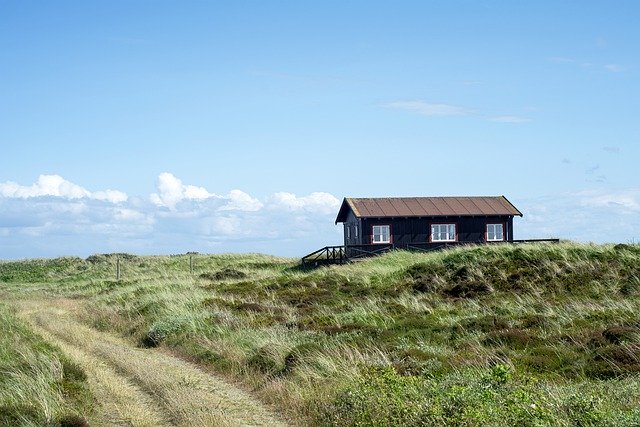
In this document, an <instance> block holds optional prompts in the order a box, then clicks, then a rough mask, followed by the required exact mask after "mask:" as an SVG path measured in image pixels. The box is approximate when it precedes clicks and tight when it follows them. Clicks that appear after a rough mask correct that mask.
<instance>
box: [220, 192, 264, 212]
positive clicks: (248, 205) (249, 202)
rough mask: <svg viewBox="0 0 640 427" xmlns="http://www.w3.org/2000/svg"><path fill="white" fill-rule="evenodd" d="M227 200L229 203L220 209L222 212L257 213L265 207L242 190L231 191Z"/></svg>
mask: <svg viewBox="0 0 640 427" xmlns="http://www.w3.org/2000/svg"><path fill="white" fill-rule="evenodd" d="M225 199H226V200H227V203H226V204H225V205H224V206H222V207H220V208H219V210H221V211H244V212H255V211H259V210H260V209H262V206H263V204H262V202H260V201H259V200H258V199H254V198H253V197H251V196H250V195H248V194H247V193H245V192H244V191H241V190H231V191H230V192H229V195H228V196H227V197H225Z"/></svg>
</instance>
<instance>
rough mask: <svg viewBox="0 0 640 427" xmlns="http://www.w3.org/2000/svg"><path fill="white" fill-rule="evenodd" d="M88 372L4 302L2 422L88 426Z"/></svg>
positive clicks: (0, 321)
mask: <svg viewBox="0 0 640 427" xmlns="http://www.w3.org/2000/svg"><path fill="white" fill-rule="evenodd" d="M91 402H92V396H91V395H90V393H89V391H88V388H87V385H86V374H85V372H84V371H83V370H82V369H81V368H80V367H79V366H78V365H76V364H74V363H73V362H71V361H70V360H69V359H68V358H67V357H66V356H64V355H63V354H62V352H61V351H60V350H59V349H58V348H55V347H52V346H50V345H48V344H47V343H46V342H44V341H43V340H42V338H40V337H39V336H37V335H36V334H34V333H33V332H32V331H31V330H30V329H29V328H28V327H27V326H26V325H24V324H23V323H22V322H20V321H19V320H18V319H17V318H16V317H15V315H14V313H13V312H12V310H11V309H10V308H9V306H7V305H6V304H3V303H2V304H0V425H3V426H84V425H87V423H86V420H85V417H84V415H85V414H86V413H87V412H90V411H89V407H90V405H91Z"/></svg>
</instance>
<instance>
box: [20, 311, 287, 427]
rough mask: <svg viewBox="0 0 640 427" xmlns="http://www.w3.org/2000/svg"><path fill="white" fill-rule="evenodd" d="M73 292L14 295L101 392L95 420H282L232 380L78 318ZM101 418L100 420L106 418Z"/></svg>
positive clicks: (243, 423) (145, 422) (211, 423)
mask: <svg viewBox="0 0 640 427" xmlns="http://www.w3.org/2000/svg"><path fill="white" fill-rule="evenodd" d="M76 304H77V302H75V301H71V300H55V301H31V302H21V303H19V306H20V309H21V310H20V311H21V313H22V315H23V316H24V317H25V318H26V319H27V320H28V321H29V322H30V323H31V324H32V325H33V326H34V327H35V328H36V329H37V330H38V332H40V333H41V334H42V335H43V336H44V337H45V338H46V339H48V340H50V341H51V342H53V343H54V344H56V345H58V346H60V347H61V348H62V349H63V351H65V353H67V354H68V355H69V356H70V357H71V358H72V359H73V360H74V361H75V362H76V363H78V364H79V365H80V366H82V367H83V368H84V369H85V371H86V372H87V375H88V377H89V386H90V388H91V390H92V392H93V393H94V395H95V396H96V398H97V399H98V400H99V403H100V406H99V408H97V409H98V410H97V415H98V416H97V418H98V419H97V420H95V423H96V424H101V425H132V426H151V425H153V426H159V425H175V426H283V425H285V424H284V422H283V421H282V420H280V419H278V417H277V416H275V415H274V414H272V413H270V412H269V411H268V410H267V409H266V408H264V407H263V406H262V405H261V404H260V403H259V402H257V401H256V400H255V399H253V398H252V397H251V396H249V395H248V394H247V393H245V392H243V391H242V390H239V389H238V388H236V387H234V386H232V385H230V384H228V383H226V382H224V381H222V380H220V379H218V378H216V377H214V376H211V375H209V374H207V373H205V372H203V371H202V370H200V369H198V368H197V367H196V366H194V365H192V364H190V363H187V362H185V361H183V360H180V359H178V358H175V357H172V356H169V355H167V354H164V353H160V352H157V351H153V350H150V349H139V348H135V347H133V346H131V345H130V344H129V343H127V342H125V341H124V340H122V339H120V338H118V337H115V336H113V335H110V334H108V333H105V332H99V331H97V330H95V329H92V328H89V327H87V326H85V325H83V324H82V323H80V322H78V321H77V320H76V319H75V318H74V316H73V311H74V309H75V306H76ZM105 421H106V422H107V424H103V423H104V422H105Z"/></svg>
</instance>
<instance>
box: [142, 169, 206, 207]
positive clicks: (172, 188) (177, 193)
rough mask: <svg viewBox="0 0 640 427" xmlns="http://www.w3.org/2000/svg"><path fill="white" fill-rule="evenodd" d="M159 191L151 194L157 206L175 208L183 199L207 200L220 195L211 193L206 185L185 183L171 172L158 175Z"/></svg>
mask: <svg viewBox="0 0 640 427" xmlns="http://www.w3.org/2000/svg"><path fill="white" fill-rule="evenodd" d="M157 190H158V192H157V193H154V194H152V195H151V201H152V202H153V203H154V204H156V205H157V206H162V207H166V208H169V209H171V210H174V209H175V208H176V205H177V204H178V203H180V202H181V201H183V200H206V199H209V198H215V197H218V196H216V195H215V194H212V193H209V191H207V189H206V188H204V187H196V186H193V185H184V184H183V183H182V181H181V180H180V179H178V178H176V177H175V176H174V175H173V174H171V173H169V172H163V173H161V174H160V175H159V176H158V182H157Z"/></svg>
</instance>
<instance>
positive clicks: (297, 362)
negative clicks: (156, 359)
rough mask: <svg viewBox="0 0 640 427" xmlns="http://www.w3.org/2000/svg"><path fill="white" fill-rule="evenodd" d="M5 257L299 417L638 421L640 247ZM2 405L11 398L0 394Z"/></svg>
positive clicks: (31, 291) (365, 421)
mask: <svg viewBox="0 0 640 427" xmlns="http://www.w3.org/2000/svg"><path fill="white" fill-rule="evenodd" d="M117 257H118V256H117V255H96V256H92V257H89V258H88V259H86V260H82V259H79V258H61V259H55V260H31V261H22V262H4V263H0V292H6V293H7V294H8V295H11V296H12V298H42V297H44V296H64V297H71V298H76V299H80V300H83V301H86V302H87V304H86V305H85V307H86V308H85V311H84V314H83V318H84V319H85V321H86V322H87V323H88V324H90V325H92V326H94V327H95V328H98V329H101V330H110V331H115V332H117V333H119V334H121V335H123V336H125V337H129V338H130V339H131V340H134V341H135V342H136V343H137V344H138V345H140V346H141V347H147V348H149V351H156V350H154V347H158V346H162V347H165V348H168V349H171V350H172V351H174V352H176V353H178V354H181V355H182V356H184V357H187V358H189V359H191V360H194V361H197V362H198V363H201V364H202V365H203V366H206V367H208V368H210V369H213V370H215V371H216V372H217V373H219V374H221V375H223V376H226V377H227V378H232V379H235V380H237V381H240V382H241V383H243V384H244V385H245V386H246V387H247V388H249V389H251V390H254V391H255V393H256V394H257V395H258V396H260V397H261V398H262V400H263V401H265V402H267V403H271V404H273V405H275V406H276V407H278V408H280V409H281V410H282V411H284V412H286V413H287V414H288V415H289V416H290V417H291V418H293V419H295V420H297V422H299V423H302V424H317V425H372V424H378V425H442V424H447V425H567V426H569V425H580V426H583V425H638V424H640V315H639V313H640V247H639V246H637V245H615V246H613V245H604V246H596V245H578V244H568V243H567V244H559V245H544V244H538V245H526V246H507V245H499V246H498V245H491V246H479V247H468V248H457V249H451V250H447V251H442V252H435V253H428V254H417V253H408V252H402V251H398V252H393V253H390V254H387V255H384V256H381V257H378V258H373V259H369V260H366V261H362V262H358V263H354V264H349V265H344V266H335V267H327V268H321V269H318V270H313V271H301V270H299V269H298V268H297V266H296V263H295V261H294V260H289V259H281V258H274V257H269V256H264V255H216V256H205V255H193V273H190V269H189V256H188V255H180V256H166V257H137V256H133V255H125V254H122V255H120V256H119V257H120V264H121V280H120V281H116V280H115V268H116V267H115V266H116V259H117ZM1 403H2V402H0V404H1Z"/></svg>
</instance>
